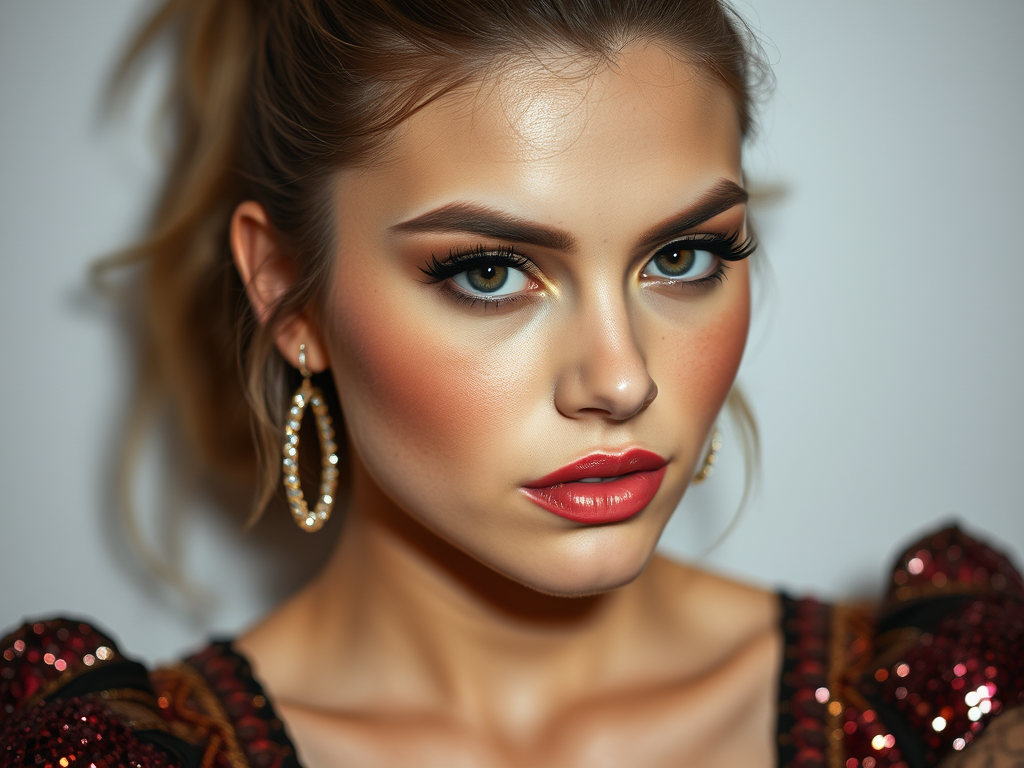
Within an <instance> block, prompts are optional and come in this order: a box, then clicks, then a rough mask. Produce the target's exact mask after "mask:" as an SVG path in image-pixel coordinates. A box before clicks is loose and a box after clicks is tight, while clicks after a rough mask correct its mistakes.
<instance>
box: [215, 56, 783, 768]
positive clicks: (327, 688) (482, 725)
mask: <svg viewBox="0 0 1024 768" xmlns="http://www.w3.org/2000/svg"><path fill="white" fill-rule="evenodd" d="M555 63H558V62H555ZM741 185H742V179H741V168H740V135H739V130H738V126H737V118H736V113H735V108H734V106H733V104H732V102H731V101H730V99H729V97H728V95H727V93H726V92H725V91H724V89H722V88H721V87H720V86H718V85H717V84H716V83H714V82H712V81H710V80H708V79H706V78H704V77H701V76H698V75H697V74H696V73H695V70H694V69H692V68H691V67H690V66H689V65H688V64H687V63H685V62H684V61H682V60H681V59H680V58H679V57H677V56H675V55H672V54H670V53H669V52H668V51H667V50H665V49H663V48H661V47H659V46H656V45H645V46H633V47H631V48H627V49H625V50H624V51H623V52H622V53H621V55H620V56H619V57H618V59H617V61H615V62H614V63H613V64H611V65H609V66H604V67H601V68H599V69H598V70H597V71H589V72H585V71H582V70H581V71H579V72H573V71H572V65H569V64H566V63H565V62H561V63H559V66H557V67H551V68H547V69H546V68H542V67H537V66H534V67H533V68H532V69H531V68H528V67H527V65H523V66H522V67H519V68H516V69H506V70H504V71H503V72H501V73H497V74H492V75H491V76H489V77H487V78H485V79H484V80H483V81H482V82H481V83H479V84H478V87H477V88H475V89H474V90H471V91H470V90H463V91H462V92H460V93H457V94H451V95H449V96H446V97H445V98H444V99H441V100H439V101H438V102H436V103H434V104H432V105H431V106H429V107H428V108H426V109H424V110H422V111H421V112H420V113H418V114H417V115H415V116H414V117H413V118H411V119H409V120H408V121H407V122H406V123H405V124H403V125H402V126H401V128H400V129H399V130H398V131H397V132H396V135H395V136H394V137H393V143H392V145H391V146H390V148H389V152H388V156H387V159H386V161H384V162H379V163H377V164H375V165H373V166H372V167H369V168H366V169H362V170H347V171H343V172H340V173H339V176H338V179H337V185H336V190H335V203H336V204H335V208H334V211H335V221H334V225H335V232H336V233H337V247H336V251H337V252H336V257H335V261H334V266H333V274H332V277H331V284H330V286H329V289H328V293H327V298H326V302H325V308H324V310H323V311H322V312H320V313H316V314H314V313H313V312H310V313H308V314H307V315H303V316H300V317H298V318H296V319H294V320H293V321H291V322H290V323H288V324H286V325H285V326H283V327H282V328H281V330H280V332H279V334H278V337H277V341H278V347H279V349H280V351H281V353H282V354H283V355H284V356H285V359H287V360H288V361H290V362H292V363H293V364H297V355H298V345H299V344H300V343H305V344H306V345H307V350H308V351H307V355H308V364H309V367H310V368H311V369H313V370H324V369H326V368H330V369H331V371H332V374H333V376H334V379H335V382H336V384H337V389H338V393H339V396H340V400H341V404H342V408H343V410H344V415H345V425H346V428H347V432H348V439H349V447H350V455H351V457H352V458H351V460H352V482H353V484H352V491H351V496H350V503H349V507H348V510H347V515H346V520H345V527H344V530H343V532H342V536H341V538H340V540H339V543H338V548H337V550H336V552H335V554H334V556H333V557H332V559H331V561H330V563H329V565H328V566H327V568H326V569H325V570H324V572H323V573H322V574H320V575H319V576H318V577H317V578H316V579H315V580H314V581H313V582H312V583H311V584H309V585H308V586H307V587H306V588H305V589H304V590H303V591H301V592H300V593H299V594H298V595H296V596H295V597H294V598H292V599H291V600H290V601H289V602H288V603H286V604H285V605H284V606H283V607H281V608H279V609H278V610H277V611H275V612H274V613H272V614H271V615H270V616H269V617H268V618H267V619H266V621H265V622H263V623H262V624H261V625H260V626H258V627H256V628H255V629H254V630H252V631H250V632H249V633H248V634H246V635H244V636H243V637H242V638H240V639H239V640H238V641H237V643H236V644H237V646H238V648H239V649H240V650H241V652H242V653H244V654H245V655H246V656H248V657H249V659H250V660H251V661H252V662H253V665H254V668H255V672H256V675H257V677H258V678H260V679H261V680H262V681H263V682H264V684H265V685H266V687H267V689H268V691H269V692H270V694H271V696H272V698H273V700H274V701H275V704H276V706H277V707H278V711H279V712H280V714H281V716H282V717H283V719H284V720H285V722H286V725H287V727H288V730H289V732H290V734H291V735H292V737H293V739H294V740H295V743H296V745H297V748H298V749H299V752H300V759H301V760H302V761H303V763H304V765H306V766H307V768H324V767H325V766H335V765H337V766H342V765H359V766H397V765H402V766H406V765H410V764H415V765H419V766H434V765H436V766H446V767H447V768H450V767H451V766H495V767H496V768H497V767H498V766H501V767H503V768H504V767H506V766H507V767H511V766H533V767H537V766H552V767H554V766H559V767H561V768H564V767H566V766H589V767H591V768H593V767H595V766H604V765H608V766H623V765H636V766H661V765H666V766H667V765H673V766H678V765H691V766H736V765H745V766H755V767H756V766H768V765H772V764H774V751H773V750H774V747H773V735H774V718H775V696H776V685H777V675H778V667H779V662H780V648H781V638H780V637H779V633H778V629H777V600H776V599H775V597H774V596H773V595H772V594H771V593H767V592H763V591H760V590H756V589H753V588H749V587H745V586H741V585H737V584H734V583H731V582H728V581H725V580H723V579H720V578H717V577H714V576H712V575H709V574H706V573H702V572H700V571H697V570H695V569H691V568H689V567H686V566H683V565H679V564H676V563H672V562H669V561H667V560H665V559H662V558H660V557H654V556H653V555H654V550H655V547H656V545H657V542H658V538H659V536H660V534H661V531H662V529H663V527H664V525H665V523H666V522H667V521H668V518H669V516H670V515H671V514H672V512H673V510H674V509H675V507H676V505H677V504H678V502H679V500H680V499H681V497H682V495H683V493H684V492H685V490H686V487H687V485H688V484H689V482H690V479H691V478H692V476H693V474H694V472H695V471H696V469H698V468H699V463H700V461H701V460H702V458H703V455H704V452H705V450H706V444H707V440H708V435H709V433H710V431H711V428H712V426H713V424H714V422H715V419H716V418H717V416H718V412H719V410H720V409H721V407H722V404H723V402H724V400H725V398H726V396H727V394H728V392H729V389H730V388H731V386H732V384H733V379H734V377H735V375H736V370H737V368H738V366H739V362H740V359H741V357H742V353H743V348H744V344H745V341H746V335H747V327H748V323H749V306H750V295H749V281H748V267H747V262H746V261H740V262H736V263H732V264H729V265H728V268H727V270H726V272H725V275H724V277H723V279H722V280H721V281H719V282H710V283H707V284H697V283H689V284H685V285H683V284H680V283H679V282H677V281H672V280H667V279H663V278H661V277H658V276H657V274H656V273H654V272H652V271H651V270H650V268H649V265H650V263H651V258H652V254H653V253H654V252H655V251H656V249H657V248H659V247H661V246H662V245H665V244H667V243H669V242H671V241H672V240H674V239H676V238H677V237H678V236H679V235H693V234H697V235H707V234H713V235H721V236H728V235H731V234H737V233H738V234H740V235H741V236H742V235H743V234H744V227H745V206H744V204H743V202H742V200H743V196H742V193H741V192H740V191H739V190H740V188H741ZM481 209H486V216H483V215H482V214H481ZM709 211H710V213H711V215H710V218H706V220H704V221H696V222H695V221H694V215H695V213H696V214H700V215H698V216H697V218H698V219H699V218H701V216H703V215H704V214H707V213H709ZM682 219H689V221H688V222H685V223H687V224H688V226H687V228H686V229H685V231H684V232H677V233H675V234H672V235H671V236H668V235H665V233H666V232H668V231H670V230H671V229H672V228H671V227H670V226H668V225H670V224H671V223H673V222H676V223H679V221H680V220H682ZM481 222H483V224H482V223H481ZM495 222H497V223H495ZM510 224H514V225H515V227H511V226H510ZM485 225H486V226H485ZM498 225H500V226H498ZM466 230H474V231H466ZM657 237H662V238H663V239H662V240H657V239H656V238H657ZM652 238H655V239H654V240H652ZM232 247H233V249H234V253H235V256H236V263H237V264H238V268H239V271H240V273H241V275H242V277H243V280H244V281H245V282H246V285H247V290H248V293H249V296H250V299H251V300H252V302H253V305H254V307H255V309H256V311H257V314H258V315H259V316H261V317H266V316H267V314H268V311H269V308H270V307H272V305H273V302H274V300H275V298H276V297H278V296H280V295H281V293H282V291H283V290H284V289H285V288H286V287H287V285H288V280H289V279H290V275H289V270H288V268H287V262H286V260H284V259H283V258H281V254H280V251H279V249H278V246H277V242H276V240H275V238H274V234H273V228H272V227H271V225H270V222H269V221H268V220H267V217H266V214H265V212H264V211H263V209H262V208H261V207H260V206H259V205H258V204H256V203H254V202H247V203H243V204H242V205H241V206H239V208H238V210H237V211H236V213H235V216H234V219H233V222H232ZM508 247H512V248H513V249H514V252H515V253H516V254H519V256H521V257H524V258H526V259H528V260H529V264H530V266H529V269H525V270H524V271H523V272H522V273H521V274H520V273H516V275H515V277H516V280H515V281H513V282H514V283H515V284H516V285H517V286H519V290H517V291H516V292H515V293H514V294H513V299H512V300H508V301H506V302H504V303H500V304H486V303H481V299H480V297H476V299H475V300H474V299H473V297H469V296H468V295H467V293H466V291H465V290H464V289H463V288H460V283H459V280H458V279H447V280H444V281H442V282H436V281H432V280H431V279H429V278H428V277H427V276H426V275H425V274H424V271H423V270H424V269H426V268H428V266H429V264H430V263H431V260H432V258H436V259H437V260H438V261H444V260H445V259H446V258H448V256H449V254H450V252H451V251H453V250H460V249H461V250H472V249H477V248H479V249H483V250H484V251H493V250H495V249H498V248H508ZM523 276H525V279H521V278H522V277H523ZM462 282H463V284H464V283H465V279H464V278H463V281H462ZM317 317H319V318H321V321H320V322H318V321H317V320H316V319H315V318H317ZM632 447H637V448H643V449H647V450H650V451H654V452H655V453H658V454H659V455H661V456H662V457H664V458H665V459H667V460H668V468H667V472H666V475H665V479H664V482H663V483H662V486H661V489H660V490H659V492H658V493H657V495H656V496H655V498H654V500H653V501H652V502H651V503H650V504H649V505H648V506H647V508H645V509H644V510H643V511H642V512H641V513H640V514H638V515H636V516H635V517H633V518H630V519H628V520H626V521H623V522H620V523H615V524H610V525H602V526H586V525H581V524H577V523H573V522H570V521H568V520H565V519H563V518H561V517H558V516H556V515H554V514H552V513H550V512H547V511H545V510H543V509H542V508H540V507H539V506H537V505H536V504H534V503H532V502H531V501H530V500H529V499H528V498H526V496H525V495H524V494H523V493H522V491H521V487H522V486H523V485H524V484H526V483H528V482H529V481H531V480H534V479H536V478H539V477H542V476H544V475H546V474H548V473H550V472H552V471H553V470H555V469H557V468H559V467H561V466H564V465H566V464H568V463H570V462H572V461H575V460H577V459H579V458H581V457H583V456H586V455H588V454H591V453H593V452H595V451H603V452H607V453H620V452H622V451H624V450H626V449H628V448H632Z"/></svg>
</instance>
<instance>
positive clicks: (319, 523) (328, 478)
mask: <svg viewBox="0 0 1024 768" xmlns="http://www.w3.org/2000/svg"><path fill="white" fill-rule="evenodd" d="M299 372H300V373H301V374H302V384H300V385H299V388H298V389H297V390H295V394H294V395H292V401H291V402H292V405H291V408H290V409H289V410H288V421H286V422H285V425H284V448H283V451H282V452H283V453H284V460H283V461H282V463H281V469H282V472H283V474H284V492H285V495H286V496H287V498H288V508H289V509H290V510H291V513H292V519H293V520H295V524H296V525H298V526H299V528H301V529H302V530H304V531H307V532H309V533H313V532H314V531H319V530H320V529H321V528H323V525H324V523H326V522H327V520H328V518H329V517H330V516H331V510H332V509H333V508H334V492H335V490H336V489H337V487H338V444H337V443H335V442H334V428H333V426H332V424H331V415H330V413H328V411H327V403H325V402H324V393H323V392H321V391H320V390H319V389H318V388H317V387H314V386H313V384H312V382H310V380H309V377H310V376H311V375H312V374H311V373H310V372H309V369H308V368H307V367H306V345H305V344H300V345H299ZM307 405H309V406H312V408H313V416H314V417H315V418H316V430H317V434H318V435H319V436H320V456H321V462H320V463H321V469H320V498H319V499H318V500H317V502H316V507H315V508H314V509H313V511H312V512H311V511H310V510H309V505H308V504H307V503H306V497H305V496H304V495H303V493H302V484H301V482H300V480H299V430H300V429H302V416H303V415H304V414H305V412H306V406H307Z"/></svg>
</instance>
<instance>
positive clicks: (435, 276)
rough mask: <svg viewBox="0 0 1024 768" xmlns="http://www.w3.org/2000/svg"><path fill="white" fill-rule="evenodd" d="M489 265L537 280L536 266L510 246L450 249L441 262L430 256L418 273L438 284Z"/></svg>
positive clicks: (434, 256) (432, 255)
mask: <svg viewBox="0 0 1024 768" xmlns="http://www.w3.org/2000/svg"><path fill="white" fill-rule="evenodd" d="M489 264H498V265H500V266H503V267H511V268H513V269H518V270H520V271H521V272H525V273H526V274H528V275H530V277H532V278H534V279H537V272H538V270H537V267H536V265H535V264H534V263H533V262H532V261H531V260H530V259H528V258H526V257H525V256H522V255H520V254H519V253H516V251H515V250H514V249H513V247H512V246H505V245H502V246H497V247H488V246H483V245H478V246H475V247H473V248H469V249H461V250H460V249H452V250H451V251H449V252H448V258H446V259H443V260H440V259H438V258H437V256H436V255H434V254H431V256H430V262H429V263H428V264H427V265H426V266H425V267H420V271H421V272H422V273H423V274H425V275H426V276H427V277H428V278H429V279H430V282H433V283H440V282H442V281H444V280H448V279H449V278H452V277H454V276H455V275H458V274H460V273H462V272H465V271H467V270H470V269H473V267H475V266H482V265H489Z"/></svg>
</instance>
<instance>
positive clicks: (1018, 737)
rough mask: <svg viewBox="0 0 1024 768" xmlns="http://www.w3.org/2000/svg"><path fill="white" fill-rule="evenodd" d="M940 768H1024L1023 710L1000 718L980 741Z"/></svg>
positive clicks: (1017, 710)
mask: <svg viewBox="0 0 1024 768" xmlns="http://www.w3.org/2000/svg"><path fill="white" fill-rule="evenodd" d="M941 768H1024V707H1017V708H1015V709H1011V710H1009V711H1008V712H1006V713H1005V714H1003V715H1001V716H1000V717H997V718H996V719H995V720H993V721H992V724H991V725H989V726H988V728H986V729H985V732H984V733H982V735H981V736H980V737H979V738H978V740H977V741H976V742H975V743H974V744H972V745H970V746H969V747H968V748H967V749H965V750H964V751H963V752H955V753H953V754H952V755H950V756H949V757H948V758H947V759H946V760H945V761H943V763H942V765H941Z"/></svg>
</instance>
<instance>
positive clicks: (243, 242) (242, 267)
mask: <svg viewBox="0 0 1024 768" xmlns="http://www.w3.org/2000/svg"><path fill="white" fill-rule="evenodd" d="M230 241H231V253H232V256H233V258H234V262H235V268H236V269H237V270H238V274H239V276H240V277H241V278H242V283H243V285H245V292H246V295H247V296H248V297H249V303H250V304H251V305H252V308H253V312H254V313H255V315H256V318H257V319H258V320H259V322H260V323H261V324H262V323H266V322H267V321H268V320H269V319H270V318H271V316H272V315H273V313H274V309H275V308H276V307H277V304H278V302H279V301H281V299H282V298H283V297H284V296H285V294H287V292H288V290H289V288H291V286H292V284H293V283H294V282H295V279H296V277H297V275H296V273H295V267H294V265H293V264H292V262H291V261H290V260H289V259H288V258H287V257H286V256H285V255H284V253H283V251H282V248H281V245H280V242H279V239H278V236H277V233H276V232H275V231H274V227H273V225H272V224H271V222H270V217H269V216H268V215H267V212H266V209H264V207H263V206H262V205H260V204H259V203H257V202H255V201H253V200H246V201H245V202H242V203H239V205H238V207H237V208H235V212H234V214H233V215H232V217H231V232H230ZM274 341H275V344H276V345H277V348H278V350H279V351H280V352H281V355H282V356H283V357H284V359H285V360H287V361H288V363H290V364H291V365H293V366H295V367H298V365H299V358H298V355H299V345H300V344H305V345H306V359H307V365H308V366H309V369H310V370H311V371H314V372H316V371H322V370H324V369H325V368H327V367H328V366H329V365H330V361H329V358H328V356H327V349H326V347H325V345H324V343H323V341H322V339H321V336H320V333H319V331H318V329H317V328H315V327H314V325H313V324H312V323H311V322H310V320H309V318H308V316H307V315H306V314H305V313H301V314H298V315H295V316H293V317H290V318H287V319H286V320H284V321H283V322H282V323H280V325H279V326H278V327H277V328H276V329H275V332H274Z"/></svg>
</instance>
